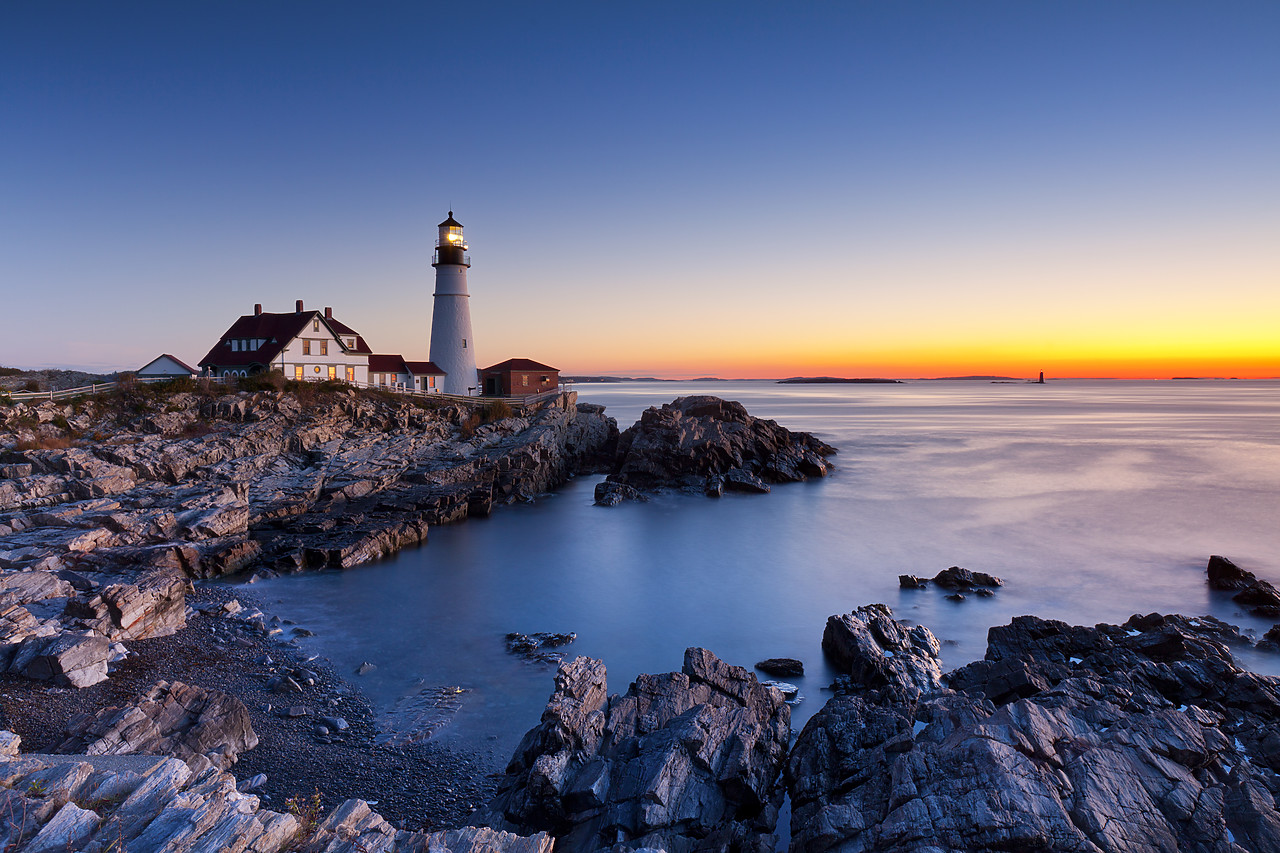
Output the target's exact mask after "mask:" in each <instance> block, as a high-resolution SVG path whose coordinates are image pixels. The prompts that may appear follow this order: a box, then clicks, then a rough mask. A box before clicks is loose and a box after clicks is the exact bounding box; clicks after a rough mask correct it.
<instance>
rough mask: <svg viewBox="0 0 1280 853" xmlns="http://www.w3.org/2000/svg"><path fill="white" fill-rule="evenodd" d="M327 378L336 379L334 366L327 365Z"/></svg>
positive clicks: (336, 374) (336, 369)
mask: <svg viewBox="0 0 1280 853" xmlns="http://www.w3.org/2000/svg"><path fill="white" fill-rule="evenodd" d="M329 378H330V379H337V378H338V368H337V366H336V365H332V364H331V365H329Z"/></svg>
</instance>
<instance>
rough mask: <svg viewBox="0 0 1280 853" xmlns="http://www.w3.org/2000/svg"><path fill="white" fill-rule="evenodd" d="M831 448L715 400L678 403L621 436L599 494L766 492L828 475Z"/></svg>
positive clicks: (649, 414) (652, 411) (609, 501)
mask: <svg viewBox="0 0 1280 853" xmlns="http://www.w3.org/2000/svg"><path fill="white" fill-rule="evenodd" d="M835 452H836V450H835V448H834V447H831V446H830V445H828V444H825V443H824V442H822V441H820V440H818V439H817V438H815V437H814V436H812V435H810V434H809V433H804V432H792V431H790V430H788V429H786V428H785V427H781V426H779V425H778V424H777V423H776V422H774V421H770V420H764V419H763V418H755V417H752V416H751V415H749V414H748V413H747V410H746V409H745V408H744V407H743V406H742V404H741V403H736V402H732V401H729V400H722V399H720V398H719V397H710V396H695V397H680V398H678V399H676V400H675V401H673V402H671V403H665V404H663V405H662V406H661V407H660V408H659V407H651V408H649V409H646V410H645V411H644V413H643V414H642V415H641V416H640V420H639V421H637V422H636V424H635V425H634V426H632V427H630V428H629V429H627V430H626V431H625V432H623V433H622V435H621V436H619V438H618V449H617V456H616V458H615V460H614V465H613V470H612V471H611V473H610V474H609V476H608V478H607V479H606V481H605V482H604V483H601V484H600V485H599V486H598V487H597V490H596V498H597V501H598V502H599V503H601V504H605V505H613V504H616V503H618V502H619V501H621V500H624V499H627V498H630V497H632V495H633V493H632V492H630V491H628V490H627V489H623V488H619V487H620V486H625V487H628V488H629V489H634V490H635V491H636V492H640V493H643V492H651V491H657V490H661V489H673V488H674V489H683V490H686V491H694V492H701V493H705V494H709V495H713V496H718V495H720V494H721V493H722V492H724V491H743V492H757V493H762V492H767V491H769V484H770V483H792V482H799V481H801V480H806V479H808V478H809V477H824V476H826V474H827V472H828V470H829V468H830V463H829V462H828V461H827V458H826V457H828V456H830V455H832V454H834V453H835Z"/></svg>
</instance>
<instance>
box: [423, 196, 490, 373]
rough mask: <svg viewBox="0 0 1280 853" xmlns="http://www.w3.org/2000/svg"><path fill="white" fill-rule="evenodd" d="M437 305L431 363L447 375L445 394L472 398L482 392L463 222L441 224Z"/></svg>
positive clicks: (436, 260) (435, 263)
mask: <svg viewBox="0 0 1280 853" xmlns="http://www.w3.org/2000/svg"><path fill="white" fill-rule="evenodd" d="M431 266H433V267H435V268H436V293H435V305H434V306H433V308H432V311H431V360H432V361H433V362H434V363H435V365H436V367H438V368H440V369H441V370H443V371H444V372H445V377H444V382H443V385H442V390H443V391H444V393H446V394H462V395H471V394H475V393H476V392H477V391H478V390H479V387H478V386H479V385H480V380H479V374H478V373H477V372H476V354H475V353H476V350H475V342H474V341H473V340H472V339H471V306H470V305H469V304H468V303H469V302H470V300H471V294H469V293H467V269H468V268H469V267H470V266H471V256H470V255H468V254H467V241H466V240H464V239H463V238H462V223H461V222H458V221H457V220H456V219H454V218H453V211H452V210H451V211H449V218H448V219H446V220H445V221H444V222H441V223H440V235H439V237H437V238H436V252H435V256H434V257H433V258H432V259H431Z"/></svg>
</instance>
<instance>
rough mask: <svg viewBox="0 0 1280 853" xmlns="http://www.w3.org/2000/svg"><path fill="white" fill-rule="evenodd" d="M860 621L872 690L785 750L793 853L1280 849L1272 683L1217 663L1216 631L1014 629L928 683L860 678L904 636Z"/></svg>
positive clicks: (1147, 621)
mask: <svg viewBox="0 0 1280 853" xmlns="http://www.w3.org/2000/svg"><path fill="white" fill-rule="evenodd" d="M869 611H870V612H871V616H872V618H871V619H865V618H864V619H862V620H860V621H862V622H863V623H864V624H865V625H866V626H867V627H866V631H865V633H866V634H872V638H873V640H872V641H867V640H866V639H865V638H860V639H859V640H858V641H857V642H855V643H852V644H851V645H852V646H853V647H854V648H855V649H857V650H858V655H857V656H856V657H855V658H854V659H855V660H861V659H862V658H864V657H869V658H870V660H871V661H872V665H862V669H864V670H867V671H869V672H871V673H872V676H871V677H869V678H864V679H862V680H861V681H859V682H858V684H857V685H856V689H855V690H854V691H851V692H844V693H841V694H839V695H837V696H836V697H835V698H833V699H832V700H831V701H830V702H828V703H827V705H826V707H824V708H823V709H822V711H820V712H819V713H818V714H817V715H815V716H814V717H813V719H811V720H810V721H809V724H808V725H807V726H806V727H805V730H804V731H803V732H802V733H801V735H800V737H799V739H798V740H797V742H796V744H795V746H794V748H793V750H792V753H791V757H790V760H789V764H788V771H787V777H788V784H789V786H790V791H791V797H792V841H791V850H792V851H793V853H800V851H819V850H833V851H889V850H894V851H922V853H923V851H959V850H965V851H997V850H999V851H1007V850H1061V851H1081V853H1084V851H1089V853H1097V851H1116V853H1119V851H1132V850H1167V851H1192V850H1195V851H1221V853H1227V852H1228V851H1237V852H1238V853H1242V851H1246V850H1247V851H1262V850H1280V814H1278V813H1277V808H1276V797H1277V794H1278V793H1280V778H1278V777H1277V775H1276V774H1277V771H1280V680H1278V679H1275V678H1266V677H1263V676H1259V675H1257V674H1255V673H1252V672H1247V671H1245V670H1242V669H1240V668H1239V667H1238V666H1237V665H1236V664H1235V663H1234V662H1233V660H1232V658H1231V655H1230V652H1229V650H1228V646H1227V644H1226V643H1227V642H1234V641H1244V640H1243V638H1241V637H1240V636H1239V633H1238V631H1235V630H1234V629H1232V628H1231V626H1226V625H1224V624H1222V623H1219V622H1216V620H1211V619H1207V618H1201V619H1188V618H1185V617H1180V616H1168V617H1165V616H1159V615H1151V616H1135V617H1133V618H1132V619H1130V620H1129V622H1128V623H1126V624H1125V625H1123V626H1114V625H1099V626H1097V627H1096V628H1082V627H1072V626H1069V625H1066V624H1064V623H1061V622H1052V621H1048V620H1043V619H1037V618H1034V617H1019V618H1018V619H1015V620H1014V622H1013V623H1012V624H1010V625H1007V626H1003V627H997V628H993V629H991V632H990V636H989V645H988V652H987V656H986V658H985V659H984V660H982V661H978V662H976V663H973V664H970V665H968V666H966V667H962V668H961V669H959V670H956V671H955V672H953V673H950V674H949V675H948V676H947V677H946V678H945V679H944V680H945V682H946V684H947V685H948V686H946V687H942V686H936V687H935V686H931V685H929V684H928V683H921V680H920V678H919V676H918V674H917V670H918V669H919V667H911V668H906V669H897V668H894V667H892V666H875V665H874V664H875V660H876V659H875V652H874V649H869V646H870V645H872V644H874V645H875V646H878V647H881V648H884V647H885V646H886V644H885V642H884V641H883V640H881V639H879V638H878V636H877V635H876V634H885V635H888V636H889V637H890V638H893V637H895V636H897V637H901V636H902V635H909V634H910V632H911V631H913V630H915V629H914V628H908V627H907V626H905V625H901V624H900V623H899V626H898V629H897V631H896V633H895V632H894V630H893V629H891V628H889V627H888V624H887V623H886V622H885V621H884V619H885V618H887V614H886V613H885V612H884V610H880V609H878V608H877V609H875V610H872V609H870V608H862V609H861V610H860V611H857V613H867V612H869ZM832 619H833V620H840V621H841V623H843V620H844V617H832ZM829 624H830V623H829ZM871 624H875V625H878V626H879V631H878V632H876V633H873V632H872V629H871V627H870V625H871ZM852 633H855V634H859V633H860V632H858V631H854V632H852ZM888 645H889V646H891V647H892V648H901V647H902V646H903V644H902V643H901V642H900V641H893V640H892V639H891V642H890V643H889V644H888ZM911 648H912V653H913V654H915V655H917V656H918V657H921V658H922V659H923V658H927V657H928V656H929V654H928V649H927V645H921V644H914V645H911ZM855 668H857V666H856V665H855Z"/></svg>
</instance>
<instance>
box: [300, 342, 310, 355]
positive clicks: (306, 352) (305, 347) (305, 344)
mask: <svg viewBox="0 0 1280 853" xmlns="http://www.w3.org/2000/svg"><path fill="white" fill-rule="evenodd" d="M302 354H303V355H311V341H308V340H305V339H304V340H303V341H302Z"/></svg>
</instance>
